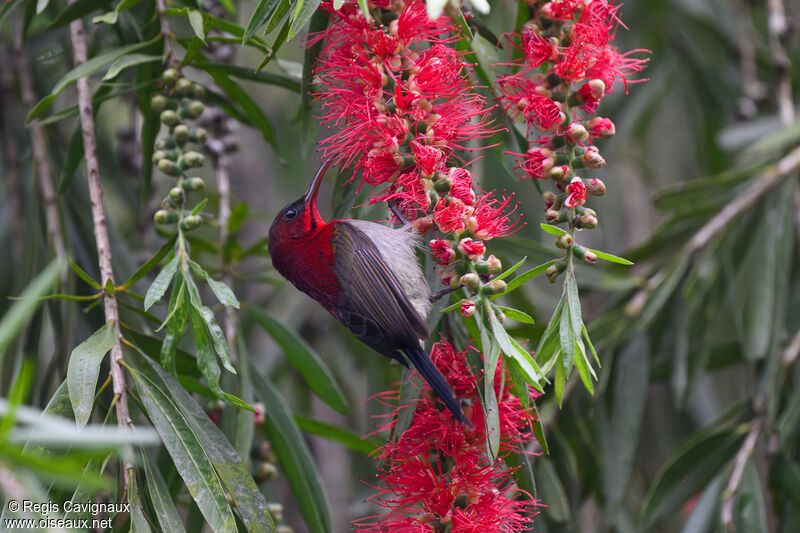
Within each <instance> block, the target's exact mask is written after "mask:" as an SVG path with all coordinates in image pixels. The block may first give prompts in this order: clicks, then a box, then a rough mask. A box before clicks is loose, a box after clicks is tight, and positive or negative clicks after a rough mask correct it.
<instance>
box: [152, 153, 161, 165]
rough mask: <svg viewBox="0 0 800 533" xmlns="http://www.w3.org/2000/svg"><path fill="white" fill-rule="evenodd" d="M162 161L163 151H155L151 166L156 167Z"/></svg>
mask: <svg viewBox="0 0 800 533" xmlns="http://www.w3.org/2000/svg"><path fill="white" fill-rule="evenodd" d="M162 159H164V150H156V151H155V153H154V154H153V158H152V160H153V164H154V165H157V164H158V162H159V161H161V160H162Z"/></svg>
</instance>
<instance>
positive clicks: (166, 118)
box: [161, 109, 180, 127]
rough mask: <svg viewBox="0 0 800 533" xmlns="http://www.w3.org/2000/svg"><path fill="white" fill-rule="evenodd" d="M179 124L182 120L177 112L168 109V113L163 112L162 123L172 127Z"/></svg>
mask: <svg viewBox="0 0 800 533" xmlns="http://www.w3.org/2000/svg"><path fill="white" fill-rule="evenodd" d="M179 122H180V118H179V117H178V114H177V113H176V112H175V111H173V110H171V109H167V110H166V111H162V112H161V123H162V124H164V125H165V126H169V127H172V126H174V125H175V124H177V123H179Z"/></svg>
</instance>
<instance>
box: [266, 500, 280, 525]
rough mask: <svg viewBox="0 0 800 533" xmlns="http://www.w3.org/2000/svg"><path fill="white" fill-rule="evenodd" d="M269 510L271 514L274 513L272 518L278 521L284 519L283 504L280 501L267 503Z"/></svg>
mask: <svg viewBox="0 0 800 533" xmlns="http://www.w3.org/2000/svg"><path fill="white" fill-rule="evenodd" d="M267 510H268V511H269V514H271V515H272V518H274V519H275V521H276V522H281V521H282V520H283V505H282V504H280V503H278V502H269V503H267Z"/></svg>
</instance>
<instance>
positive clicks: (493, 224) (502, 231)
mask: <svg viewBox="0 0 800 533" xmlns="http://www.w3.org/2000/svg"><path fill="white" fill-rule="evenodd" d="M512 197H513V195H512V196H509V197H508V198H505V197H503V200H502V201H501V200H498V199H497V198H495V197H494V193H488V194H484V195H483V196H481V197H480V198H478V200H477V201H476V202H475V211H474V212H473V214H472V216H471V217H469V222H468V223H469V230H470V231H471V232H472V234H473V235H475V236H476V237H478V238H479V239H484V240H487V241H488V240H489V239H491V238H493V237H504V236H506V235H510V234H512V233H514V232H515V231H517V230H518V229H519V228H520V227H522V226H517V223H518V222H519V219H520V218H521V217H522V215H519V216H518V217H517V218H516V220H514V221H513V222H511V221H510V220H509V218H510V217H511V215H512V214H513V213H514V211H516V210H517V207H516V206H515V207H514V209H512V210H511V211H509V212H508V213H506V212H505V210H506V208H507V207H508V204H509V203H510V202H511V198H512Z"/></svg>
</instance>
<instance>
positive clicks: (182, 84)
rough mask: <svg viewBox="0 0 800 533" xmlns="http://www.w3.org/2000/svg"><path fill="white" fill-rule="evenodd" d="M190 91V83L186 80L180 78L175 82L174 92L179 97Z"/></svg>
mask: <svg viewBox="0 0 800 533" xmlns="http://www.w3.org/2000/svg"><path fill="white" fill-rule="evenodd" d="M191 90H192V82H191V81H189V80H187V79H186V78H181V79H179V80H178V81H177V82H175V92H176V93H178V94H179V95H181V96H186V95H188V94H189V92H190V91H191Z"/></svg>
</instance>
